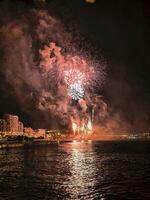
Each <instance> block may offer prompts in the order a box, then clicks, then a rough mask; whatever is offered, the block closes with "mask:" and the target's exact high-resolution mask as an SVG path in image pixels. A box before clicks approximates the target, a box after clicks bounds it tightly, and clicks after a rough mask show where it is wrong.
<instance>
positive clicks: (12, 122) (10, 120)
mask: <svg viewBox="0 0 150 200" xmlns="http://www.w3.org/2000/svg"><path fill="white" fill-rule="evenodd" d="M3 119H4V120H5V121H6V123H7V131H8V132H18V123H19V120H18V116H17V115H11V114H5V115H4V116H3Z"/></svg>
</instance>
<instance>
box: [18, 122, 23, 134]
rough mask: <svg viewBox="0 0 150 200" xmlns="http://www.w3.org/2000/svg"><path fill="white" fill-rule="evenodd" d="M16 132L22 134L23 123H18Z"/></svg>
mask: <svg viewBox="0 0 150 200" xmlns="http://www.w3.org/2000/svg"><path fill="white" fill-rule="evenodd" d="M18 132H19V133H23V123H22V122H20V121H19V122H18Z"/></svg>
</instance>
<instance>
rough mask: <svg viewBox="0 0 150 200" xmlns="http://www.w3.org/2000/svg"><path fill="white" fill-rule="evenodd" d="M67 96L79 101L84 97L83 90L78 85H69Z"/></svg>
mask: <svg viewBox="0 0 150 200" xmlns="http://www.w3.org/2000/svg"><path fill="white" fill-rule="evenodd" d="M68 95H69V96H70V97H71V98H72V99H74V100H79V99H81V98H83V96H84V89H83V87H82V86H81V85H80V84H79V83H74V84H71V85H70V86H69V89H68Z"/></svg>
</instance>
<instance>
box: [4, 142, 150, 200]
mask: <svg viewBox="0 0 150 200" xmlns="http://www.w3.org/2000/svg"><path fill="white" fill-rule="evenodd" d="M149 145H150V143H149V142H147V143H144V142H132V143H130V142H124V143H123V142H97V143H78V142H77V143H61V144H59V145H46V146H38V147H33V148H18V149H17V148H16V149H9V150H7V149H3V150H2V149H1V150H0V200H6V199H8V200H22V199H23V200H24V199H25V200H30V199H31V200H38V199H41V198H42V199H43V200H51V199H52V200H55V199H62V200H63V199H64V200H65V199H66V200H71V199H81V200H82V199H83V200H84V199H85V200H88V199H90V200H92V199H93V200H95V199H98V200H99V199H100V200H104V199H105V200H107V199H111V200H113V199H115V200H116V199H119V200H126V199H136V200H138V199H139V200H143V199H144V200H147V199H148V200H149V199H150V191H149V185H150V176H149V174H150V168H149V166H150V148H149Z"/></svg>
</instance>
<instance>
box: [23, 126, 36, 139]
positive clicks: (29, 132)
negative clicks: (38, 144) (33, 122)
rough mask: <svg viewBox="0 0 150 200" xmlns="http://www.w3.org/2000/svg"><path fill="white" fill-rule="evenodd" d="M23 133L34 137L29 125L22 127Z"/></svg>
mask: <svg viewBox="0 0 150 200" xmlns="http://www.w3.org/2000/svg"><path fill="white" fill-rule="evenodd" d="M24 133H25V135H26V136H28V137H34V131H33V129H32V128H31V127H24Z"/></svg>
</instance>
